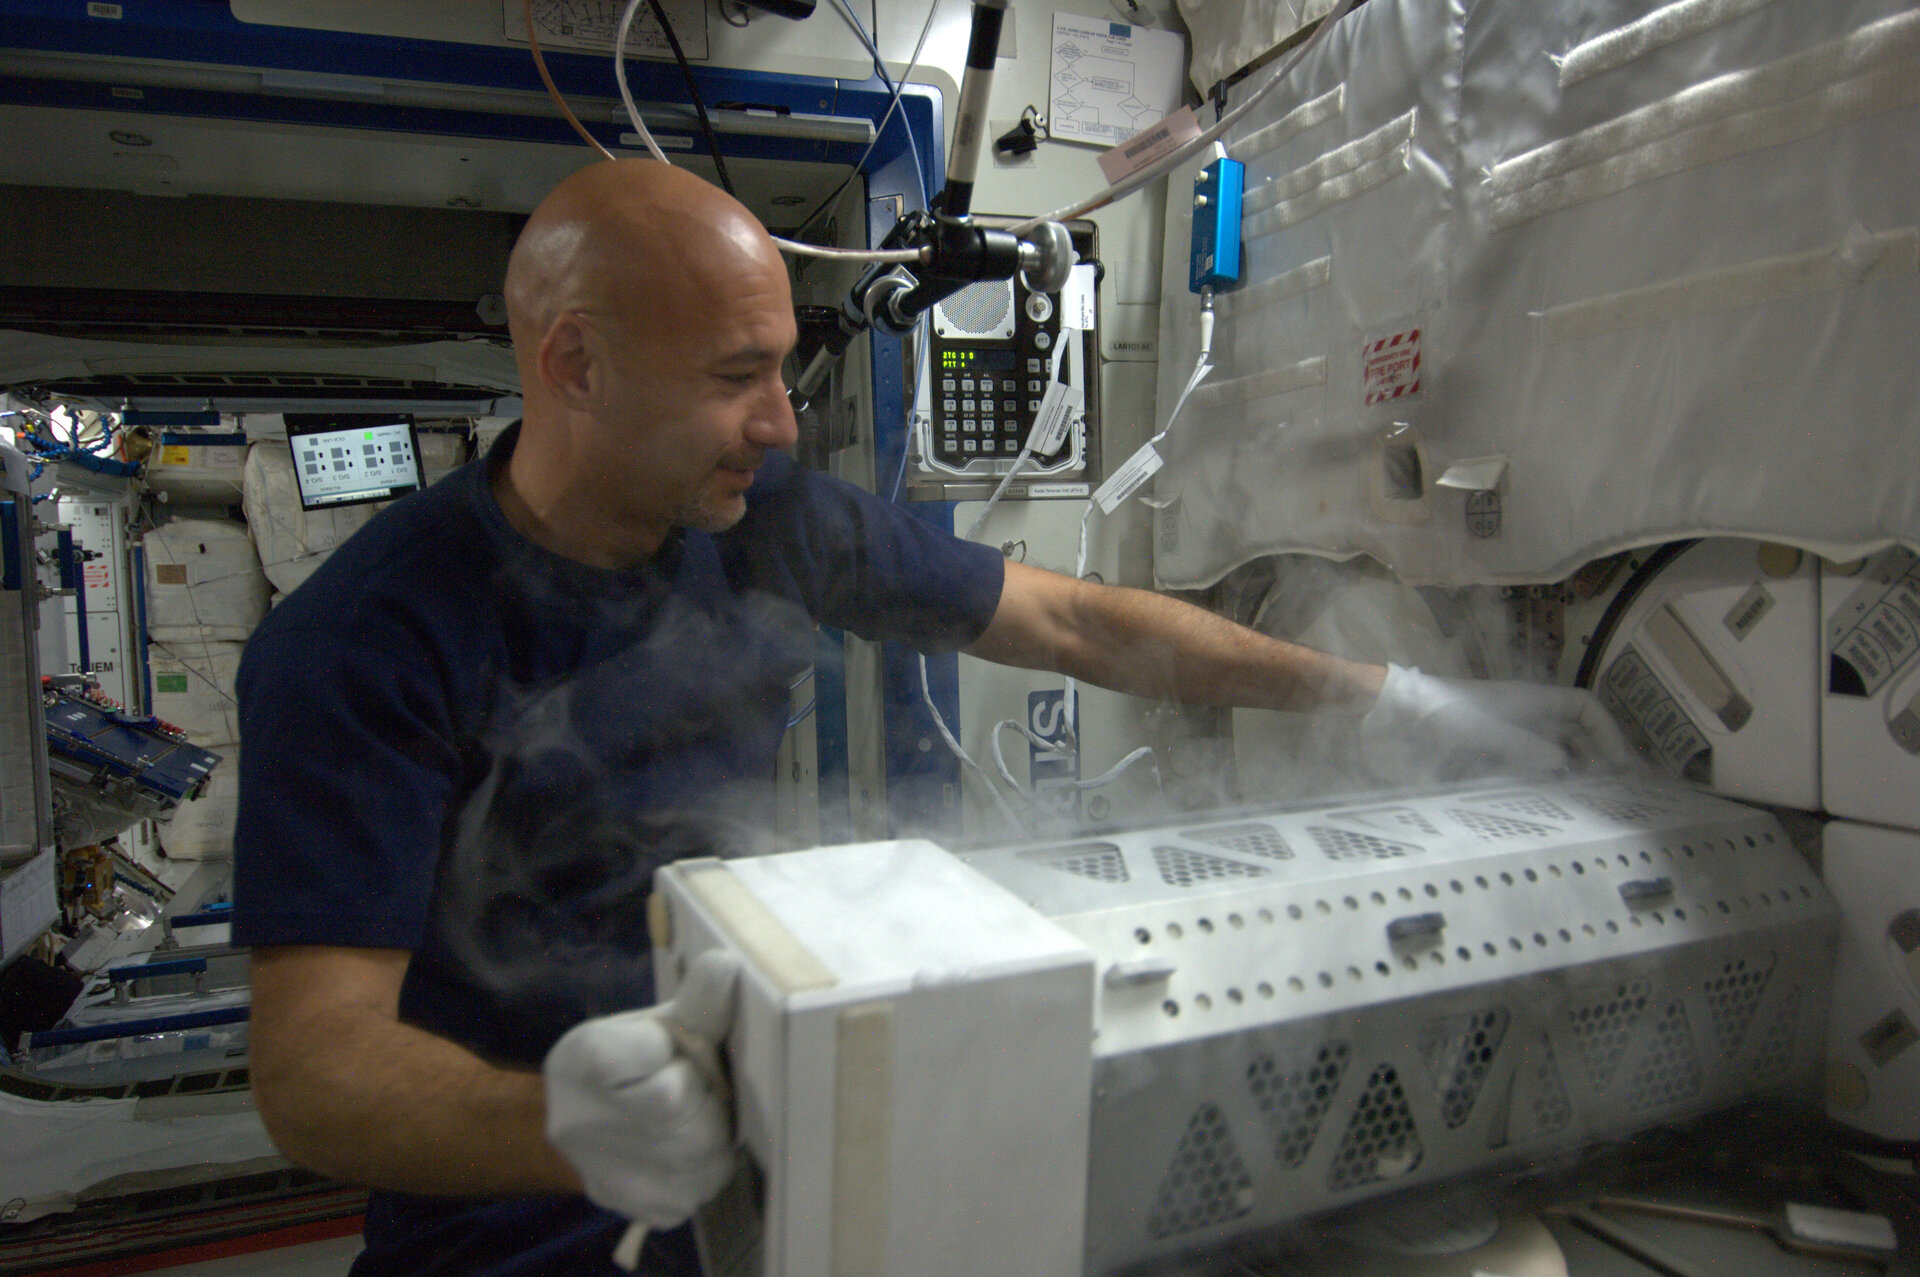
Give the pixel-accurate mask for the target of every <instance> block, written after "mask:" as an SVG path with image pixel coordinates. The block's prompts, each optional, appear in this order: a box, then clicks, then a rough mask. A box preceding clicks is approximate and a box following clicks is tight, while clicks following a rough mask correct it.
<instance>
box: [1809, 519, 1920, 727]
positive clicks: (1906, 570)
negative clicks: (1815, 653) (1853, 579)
mask: <svg viewBox="0 0 1920 1277" xmlns="http://www.w3.org/2000/svg"><path fill="white" fill-rule="evenodd" d="M1861 578H1862V580H1861V583H1860V585H1859V586H1858V587H1857V588H1855V590H1854V592H1853V593H1852V595H1850V596H1849V597H1848V599H1847V601H1846V602H1845V603H1843V604H1841V605H1840V608H1839V610H1838V611H1837V612H1835V613H1834V614H1833V615H1832V616H1831V617H1829V618H1828V620H1827V645H1828V650H1829V651H1830V652H1831V656H1830V658H1829V660H1828V662H1827V692H1828V694H1829V695H1833V696H1860V697H1866V696H1871V695H1873V694H1874V693H1875V692H1877V691H1879V690H1880V689H1881V688H1882V687H1884V686H1885V685H1886V682H1887V680H1888V679H1890V678H1892V677H1893V676H1894V675H1895V674H1896V673H1898V672H1899V671H1900V669H1901V667H1902V666H1904V665H1905V664H1906V663H1907V662H1908V661H1909V660H1911V659H1913V655H1914V653H1915V652H1920V557H1917V556H1915V555H1914V553H1913V551H1911V550H1908V549H1907V548H1906V547H1904V546H1894V547H1892V548H1891V549H1888V550H1886V551H1884V552H1882V553H1880V554H1877V555H1875V556H1874V557H1873V559H1872V560H1871V561H1869V562H1868V564H1867V566H1866V567H1865V568H1864V569H1863V570H1862V571H1861Z"/></svg>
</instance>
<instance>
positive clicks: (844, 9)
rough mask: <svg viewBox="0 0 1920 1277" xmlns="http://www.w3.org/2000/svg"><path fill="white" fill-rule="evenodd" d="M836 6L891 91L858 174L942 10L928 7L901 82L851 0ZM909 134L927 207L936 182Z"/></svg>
mask: <svg viewBox="0 0 1920 1277" xmlns="http://www.w3.org/2000/svg"><path fill="white" fill-rule="evenodd" d="M834 3H835V4H836V5H838V6H839V10H840V16H841V18H842V19H844V20H845V22H846V24H847V25H848V26H849V27H851V28H852V29H853V34H854V35H855V36H856V37H858V39H859V41H860V43H861V44H862V45H864V46H865V47H866V50H867V52H868V53H869V54H871V55H873V69H874V71H875V72H876V73H877V74H878V75H879V77H880V81H881V83H883V84H885V85H886V86H887V88H888V89H889V90H890V92H891V96H890V97H889V98H888V99H887V110H886V113H885V114H884V115H882V116H881V117H880V123H879V125H878V127H876V128H875V129H874V130H873V140H872V141H871V142H868V143H867V149H866V150H865V151H863V152H862V153H861V155H860V160H859V162H858V163H856V164H855V165H854V166H853V170H854V172H856V173H857V172H859V171H860V169H861V167H862V166H864V165H865V164H866V162H867V156H869V155H872V154H873V148H874V147H876V146H878V145H879V144H880V134H881V133H882V131H884V130H885V129H886V127H887V121H888V120H891V119H892V118H893V113H894V110H895V109H896V108H897V107H898V106H899V105H900V94H901V92H902V91H903V90H905V88H906V86H907V77H908V76H911V75H912V74H913V69H914V67H915V66H916V65H917V64H918V63H919V61H920V48H921V45H924V44H925V43H926V42H927V32H928V31H930V30H932V29H933V15H934V13H935V12H936V11H938V9H939V8H940V0H933V3H932V4H930V5H929V6H928V7H927V20H926V22H925V23H924V24H922V25H921V27H920V42H919V43H918V44H916V45H914V46H913V57H912V59H911V60H910V61H908V63H907V71H906V75H903V76H901V77H900V79H899V80H898V81H894V80H890V79H889V78H888V76H887V66H886V63H885V62H884V61H882V60H881V57H880V49H879V47H878V46H877V45H875V44H874V37H873V36H872V35H870V34H869V33H868V32H867V29H866V28H865V27H864V26H862V25H861V24H860V19H859V16H858V15H856V14H855V13H854V11H853V6H852V4H851V3H849V0H834ZM906 134H907V149H908V150H909V151H911V152H912V153H913V171H914V174H915V175H916V176H917V177H919V179H920V204H921V207H922V208H924V207H926V205H927V204H929V203H931V202H932V199H933V183H932V182H931V181H929V180H928V178H927V166H926V163H925V162H924V161H922V160H921V158H920V144H919V143H918V142H916V141H914V139H913V130H912V129H911V128H909V129H907V130H906ZM834 194H835V195H836V196H837V195H838V194H839V192H838V191H836V192H834ZM825 211H826V208H825V206H824V205H823V206H822V207H821V208H820V209H819V210H817V211H816V212H815V213H814V217H818V216H819V215H820V213H823V212H825ZM812 221H813V218H812V217H809V218H808V219H807V222H806V223H805V224H803V225H802V226H801V229H802V230H805V229H806V226H807V225H810V224H811V223H812Z"/></svg>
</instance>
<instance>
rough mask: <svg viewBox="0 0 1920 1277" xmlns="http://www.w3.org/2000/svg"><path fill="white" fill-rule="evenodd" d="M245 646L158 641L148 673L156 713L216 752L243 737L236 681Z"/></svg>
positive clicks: (207, 641) (150, 651)
mask: <svg viewBox="0 0 1920 1277" xmlns="http://www.w3.org/2000/svg"><path fill="white" fill-rule="evenodd" d="M245 647H246V644H244V643H233V642H228V641H224V640H220V639H176V640H173V641H171V642H162V641H159V640H153V641H152V642H151V643H150V644H149V646H148V649H147V671H148V673H149V675H150V676H151V682H152V687H153V703H152V709H153V715H154V717H155V718H159V719H164V720H165V721H166V722H169V723H172V724H173V725H174V726H175V727H178V728H179V729H180V730H181V731H184V732H185V733H186V734H187V738H188V739H189V740H191V741H192V742H193V743H194V744H196V745H198V746H200V747H201V748H203V749H211V750H214V751H215V752H220V751H222V750H223V749H224V748H225V747H226V746H228V745H232V744H235V743H236V742H238V741H239V739H240V707H239V704H238V702H237V700H236V699H235V696H234V690H233V684H234V678H235V676H236V675H238V673H239V672H240V652H241V650H242V649H243V648H245Z"/></svg>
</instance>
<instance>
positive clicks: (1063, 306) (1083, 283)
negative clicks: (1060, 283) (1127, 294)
mask: <svg viewBox="0 0 1920 1277" xmlns="http://www.w3.org/2000/svg"><path fill="white" fill-rule="evenodd" d="M1094 270H1095V268H1094V267H1093V265H1092V264H1091V263H1082V264H1081V265H1079V266H1075V267H1074V268H1073V269H1072V270H1070V271H1068V272H1067V282H1066V285H1065V287H1063V288H1061V290H1060V326H1061V327H1062V328H1078V329H1079V330H1080V331H1081V332H1090V331H1092V329H1093V328H1094V326H1095V325H1096V324H1097V323H1098V322H1099V321H1098V319H1097V317H1096V315H1095V311H1094V306H1093V276H1094Z"/></svg>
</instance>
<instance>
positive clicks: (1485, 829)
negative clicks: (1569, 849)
mask: <svg viewBox="0 0 1920 1277" xmlns="http://www.w3.org/2000/svg"><path fill="white" fill-rule="evenodd" d="M1447 815H1449V816H1451V817H1453V818H1454V819H1455V820H1457V821H1459V822H1460V823H1461V824H1463V825H1465V826H1466V827H1467V828H1468V829H1471V830H1472V831H1473V832H1474V833H1476V834H1478V835H1479V836H1480V837H1481V838H1483V839H1485V840H1486V841H1488V842H1493V841H1495V840H1497V839H1501V838H1541V837H1548V838H1550V837H1552V836H1553V835H1554V834H1557V833H1559V832H1560V831H1559V830H1558V829H1555V828H1554V827H1553V826H1551V825H1536V824H1534V823H1533V822H1532V821H1530V820H1516V819H1515V818H1514V817H1512V816H1499V815H1495V814H1494V813H1493V812H1489V811H1469V810H1468V809H1466V808H1464V807H1461V808H1455V809H1452V810H1449V811H1448V812H1447Z"/></svg>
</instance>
